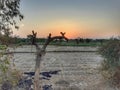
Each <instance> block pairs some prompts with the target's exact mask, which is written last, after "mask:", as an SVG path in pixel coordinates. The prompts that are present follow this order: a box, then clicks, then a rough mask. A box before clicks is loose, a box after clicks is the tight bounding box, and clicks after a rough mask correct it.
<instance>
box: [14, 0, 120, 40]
mask: <svg viewBox="0 0 120 90" xmlns="http://www.w3.org/2000/svg"><path fill="white" fill-rule="evenodd" d="M20 8H21V12H22V13H23V15H24V19H23V20H22V22H20V23H19V26H20V29H19V30H14V34H15V35H19V36H20V37H26V35H28V34H31V31H32V30H35V31H36V32H37V33H38V35H37V37H47V36H48V34H49V33H52V35H59V32H61V31H62V32H66V36H67V37H69V38H78V37H82V38H109V37H112V36H118V35H120V0H21V7H20Z"/></svg>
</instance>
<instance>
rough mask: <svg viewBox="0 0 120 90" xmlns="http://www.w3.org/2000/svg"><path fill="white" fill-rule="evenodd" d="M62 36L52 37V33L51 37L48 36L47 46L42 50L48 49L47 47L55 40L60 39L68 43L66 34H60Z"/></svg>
mask: <svg viewBox="0 0 120 90" xmlns="http://www.w3.org/2000/svg"><path fill="white" fill-rule="evenodd" d="M60 34H61V36H54V37H51V36H52V35H51V33H50V34H49V36H48V38H47V40H46V42H45V44H44V45H43V47H42V50H45V49H46V47H47V45H49V44H50V42H52V41H53V40H55V39H59V40H61V39H65V40H66V41H68V38H67V37H65V33H63V32H60Z"/></svg>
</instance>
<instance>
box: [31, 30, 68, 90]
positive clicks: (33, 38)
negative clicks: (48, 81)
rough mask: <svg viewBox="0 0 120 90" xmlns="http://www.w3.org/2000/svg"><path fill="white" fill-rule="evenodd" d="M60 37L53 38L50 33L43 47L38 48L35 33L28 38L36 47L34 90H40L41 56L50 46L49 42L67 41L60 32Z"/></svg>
mask: <svg viewBox="0 0 120 90" xmlns="http://www.w3.org/2000/svg"><path fill="white" fill-rule="evenodd" d="M60 34H61V36H53V37H52V34H51V33H50V34H49V36H48V37H47V39H46V42H45V43H44V45H43V46H42V47H40V46H39V45H38V44H37V42H36V35H37V33H35V32H34V31H32V35H29V37H31V41H32V45H35V47H36V65H35V76H34V90H41V87H40V81H39V73H40V64H41V61H43V56H44V55H45V53H46V47H47V46H48V45H49V44H50V42H52V41H53V40H55V39H59V40H61V39H65V40H66V41H68V38H67V37H65V33H63V32H60Z"/></svg>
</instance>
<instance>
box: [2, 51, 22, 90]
mask: <svg viewBox="0 0 120 90" xmlns="http://www.w3.org/2000/svg"><path fill="white" fill-rule="evenodd" d="M5 51H6V50H5V49H4V50H2V51H1V52H0V85H1V87H0V90H1V88H4V85H5V86H6V84H9V85H8V86H16V85H17V83H18V81H19V79H20V77H21V74H20V72H19V71H18V70H16V69H15V68H14V64H13V63H11V62H12V61H11V60H12V55H11V54H5ZM2 90H3V89H2ZM4 90H8V89H4Z"/></svg>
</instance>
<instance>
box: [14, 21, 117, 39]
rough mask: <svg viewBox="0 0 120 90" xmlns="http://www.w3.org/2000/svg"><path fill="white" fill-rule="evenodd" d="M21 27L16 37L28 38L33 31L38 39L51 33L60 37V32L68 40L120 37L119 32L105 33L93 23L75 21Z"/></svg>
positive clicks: (15, 32) (16, 32) (15, 33)
mask: <svg viewBox="0 0 120 90" xmlns="http://www.w3.org/2000/svg"><path fill="white" fill-rule="evenodd" d="M97 25H99V24H97ZM20 26H21V27H20V30H18V31H17V30H14V31H13V32H14V35H20V37H27V35H29V34H31V31H32V30H34V31H35V32H37V37H38V38H46V37H47V36H48V35H49V33H51V34H52V36H58V35H60V32H65V33H66V35H65V36H66V37H68V38H99V37H101V38H102V37H103V38H104V37H108V36H111V37H112V36H113V35H117V34H118V35H119V33H117V30H116V32H115V31H114V32H107V31H106V32H105V31H104V30H102V28H101V27H98V26H94V25H92V24H91V23H90V24H89V23H87V24H86V22H80V21H79V22H77V21H73V20H53V21H52V22H51V21H47V22H44V23H39V25H38V26H34V25H31V24H28V25H26V24H25V25H24V24H23V23H22V24H21V25H20ZM28 26H29V27H28ZM33 26H34V27H33ZM93 26H94V27H93ZM109 30H110V29H109ZM111 31H113V30H111ZM103 32H104V34H103ZM118 32H119V31H118Z"/></svg>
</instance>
